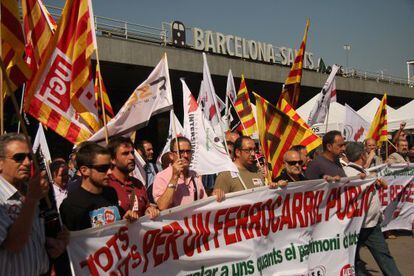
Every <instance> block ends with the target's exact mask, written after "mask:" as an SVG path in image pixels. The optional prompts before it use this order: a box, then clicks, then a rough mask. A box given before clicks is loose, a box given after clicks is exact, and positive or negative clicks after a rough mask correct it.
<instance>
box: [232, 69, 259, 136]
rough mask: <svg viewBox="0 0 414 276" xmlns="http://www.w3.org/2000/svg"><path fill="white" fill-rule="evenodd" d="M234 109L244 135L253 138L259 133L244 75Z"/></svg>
mask: <svg viewBox="0 0 414 276" xmlns="http://www.w3.org/2000/svg"><path fill="white" fill-rule="evenodd" d="M234 109H236V111H237V114H238V116H239V119H240V125H241V127H242V133H243V135H245V136H252V135H253V134H255V133H256V132H257V127H256V120H255V119H254V116H253V112H252V106H251V105H250V98H249V92H248V91H247V87H246V81H245V80H244V76H243V75H242V79H241V83H240V89H239V92H238V93H237V99H236V102H235V103H234Z"/></svg>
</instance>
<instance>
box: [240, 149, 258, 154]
mask: <svg viewBox="0 0 414 276" xmlns="http://www.w3.org/2000/svg"><path fill="white" fill-rule="evenodd" d="M240 150H241V151H243V152H247V153H256V149H240Z"/></svg>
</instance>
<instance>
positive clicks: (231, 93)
mask: <svg viewBox="0 0 414 276" xmlns="http://www.w3.org/2000/svg"><path fill="white" fill-rule="evenodd" d="M226 96H227V97H228V98H229V99H230V100H231V103H233V104H234V102H235V101H236V98H237V91H236V86H235V85H234V78H233V73H232V72H231V69H230V70H229V73H228V75H227V86H226Z"/></svg>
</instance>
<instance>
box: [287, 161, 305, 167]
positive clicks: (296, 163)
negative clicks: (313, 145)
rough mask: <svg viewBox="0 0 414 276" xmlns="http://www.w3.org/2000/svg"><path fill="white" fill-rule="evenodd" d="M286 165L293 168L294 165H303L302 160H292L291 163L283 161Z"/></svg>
mask: <svg viewBox="0 0 414 276" xmlns="http://www.w3.org/2000/svg"><path fill="white" fill-rule="evenodd" d="M285 162H286V163H288V164H289V165H291V166H295V165H299V166H302V165H303V161H302V160H297V161H295V160H293V161H285Z"/></svg>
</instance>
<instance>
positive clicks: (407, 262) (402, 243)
mask: <svg viewBox="0 0 414 276" xmlns="http://www.w3.org/2000/svg"><path fill="white" fill-rule="evenodd" d="M386 241H387V243H388V246H389V248H390V251H391V254H392V255H393V256H394V259H395V261H396V262H397V266H398V269H399V270H400V272H401V273H402V274H403V275H404V276H405V275H407V276H410V275H414V238H413V237H412V236H411V233H410V232H399V233H397V239H394V240H392V239H387V240H386ZM361 258H362V259H363V260H364V261H365V262H366V263H367V265H366V268H367V270H368V272H369V273H371V275H382V273H381V270H380V269H379V267H378V265H377V263H376V262H375V260H374V258H372V255H371V253H370V252H369V251H368V249H367V248H362V250H361Z"/></svg>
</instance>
